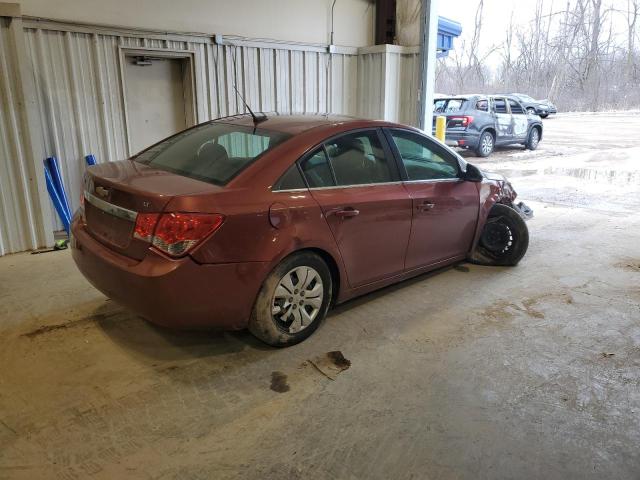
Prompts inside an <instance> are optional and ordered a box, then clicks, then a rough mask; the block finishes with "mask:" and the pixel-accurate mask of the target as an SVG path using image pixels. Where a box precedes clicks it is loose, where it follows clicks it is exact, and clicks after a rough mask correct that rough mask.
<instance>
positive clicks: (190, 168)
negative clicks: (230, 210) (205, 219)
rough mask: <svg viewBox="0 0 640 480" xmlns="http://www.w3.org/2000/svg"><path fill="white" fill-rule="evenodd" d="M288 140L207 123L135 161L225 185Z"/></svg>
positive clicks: (148, 151)
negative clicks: (267, 152) (260, 157)
mask: <svg viewBox="0 0 640 480" xmlns="http://www.w3.org/2000/svg"><path fill="white" fill-rule="evenodd" d="M289 137H290V135H288V134H284V133H279V132H271V131H267V130H261V129H255V128H253V127H244V126H240V125H232V124H229V123H208V124H206V125H200V126H198V127H195V128H191V129H189V130H185V131H184V132H181V133H179V134H177V135H174V136H173V137H169V138H167V139H166V140H163V141H162V142H160V143H157V144H156V145H154V146H152V147H150V148H148V149H147V150H145V151H143V152H142V153H140V154H139V155H138V156H137V157H135V158H134V160H135V161H136V162H140V163H144V164H145V165H150V166H153V167H155V168H159V169H161V170H167V171H169V172H172V173H177V174H178V175H184V176H185V177H191V178H195V179H197V180H203V181H205V182H209V183H214V184H216V185H225V184H226V183H228V182H229V181H230V180H231V179H232V178H233V177H235V176H236V175H237V174H238V173H240V172H241V171H242V170H243V169H244V168H245V167H247V166H248V165H250V164H251V163H252V162H254V161H255V160H256V159H257V158H258V157H259V156H260V155H262V154H263V153H265V152H266V151H267V150H269V149H271V148H273V147H275V146H276V145H278V144H280V143H282V142H283V141H284V140H286V139H287V138H289Z"/></svg>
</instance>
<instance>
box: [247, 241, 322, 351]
mask: <svg viewBox="0 0 640 480" xmlns="http://www.w3.org/2000/svg"><path fill="white" fill-rule="evenodd" d="M332 291H333V285H332V279H331V272H330V271H329V267H327V264H326V263H325V262H324V260H322V258H320V257H319V256H318V255H316V254H315V253H312V252H299V253H294V254H293V255H290V256H288V257H287V258H285V259H284V260H282V262H280V263H279V264H278V266H277V267H276V268H274V269H273V271H272V272H271V273H270V274H269V276H268V277H267V279H266V280H265V281H264V283H263V284H262V288H261V289H260V292H259V293H258V297H257V299H256V303H255V305H254V307H253V312H252V313H251V318H250V319H249V331H250V332H251V333H252V334H253V335H255V336H256V337H257V338H259V339H260V340H262V341H263V342H265V343H267V344H269V345H272V346H274V347H287V346H290V345H295V344H296V343H299V342H301V341H303V340H304V339H306V338H307V337H309V336H310V335H311V334H312V333H313V332H314V331H315V330H316V329H317V328H318V326H319V325H320V322H322V320H323V319H324V317H325V316H326V314H327V311H328V310H329V305H330V304H331V297H332Z"/></svg>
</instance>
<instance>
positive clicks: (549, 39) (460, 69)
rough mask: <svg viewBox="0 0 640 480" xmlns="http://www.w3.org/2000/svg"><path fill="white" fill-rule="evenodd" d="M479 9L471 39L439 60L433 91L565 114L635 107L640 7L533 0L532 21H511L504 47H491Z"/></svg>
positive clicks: (628, 1) (638, 3) (639, 82)
mask: <svg viewBox="0 0 640 480" xmlns="http://www.w3.org/2000/svg"><path fill="white" fill-rule="evenodd" d="M483 9H484V0H480V1H479V3H478V7H477V10H476V15H475V22H474V24H473V25H472V27H471V28H472V32H471V34H470V35H469V37H468V38H467V39H462V40H460V41H459V43H458V44H457V45H456V47H455V49H454V50H453V51H452V52H451V53H450V54H449V57H446V58H444V59H440V60H438V65H437V69H436V91H437V92H442V93H446V94H463V93H498V92H501V93H511V92H518V93H526V94H529V95H531V96H532V97H534V98H538V99H542V98H549V99H550V100H552V101H553V102H555V103H556V104H557V106H558V107H559V109H561V110H564V111H600V110H609V109H630V108H638V107H640V51H639V49H638V45H639V44H640V0H567V2H566V4H564V5H563V6H562V7H561V8H558V2H557V0H556V2H555V5H554V2H553V0H537V3H536V5H535V13H534V15H533V18H532V20H531V22H529V23H528V24H527V25H525V26H516V25H514V22H513V15H511V18H510V19H509V18H506V19H505V20H504V22H503V23H504V29H505V32H504V38H503V40H502V41H501V42H499V43H498V44H494V45H490V46H488V47H484V46H483V43H482V42H481V39H482V35H483ZM493 27H494V26H493V25H492V28H493ZM496 56H497V58H499V62H497V66H496V61H495V59H496ZM490 58H491V59H492V61H491V62H489V61H488V60H489V59H490ZM490 63H491V64H492V66H489V64H490Z"/></svg>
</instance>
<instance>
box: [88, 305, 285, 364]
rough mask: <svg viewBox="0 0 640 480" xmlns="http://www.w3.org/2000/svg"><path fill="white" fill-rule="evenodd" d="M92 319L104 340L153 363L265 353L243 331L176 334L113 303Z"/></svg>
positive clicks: (262, 345)
mask: <svg viewBox="0 0 640 480" xmlns="http://www.w3.org/2000/svg"><path fill="white" fill-rule="evenodd" d="M93 316H94V317H95V318H96V324H97V326H98V328H100V329H101V330H102V331H103V332H104V333H105V335H106V336H108V337H109V338H110V339H111V340H112V341H113V342H114V343H116V344H117V345H119V346H120V347H122V348H123V349H125V350H127V351H130V352H134V353H136V354H138V355H140V356H143V357H146V358H148V359H149V360H154V361H177V360H184V359H197V358H207V357H216V356H225V355H231V354H237V353H240V352H243V351H248V350H250V351H256V352H257V351H269V350H273V349H272V348H271V347H269V346H268V345H265V344H264V343H262V342H260V341H259V340H257V339H256V338H255V337H254V336H253V335H251V334H250V333H249V332H248V331H247V330H240V331H233V332H223V331H216V330H177V329H171V328H166V327H161V326H158V325H154V324H152V323H151V322H149V321H147V320H145V319H143V318H142V317H139V316H137V315H136V314H134V313H133V312H131V311H129V310H128V309H126V308H125V307H122V306H120V305H117V304H116V303H115V302H112V301H109V302H105V303H104V304H103V305H101V306H100V307H98V308H97V309H96V310H95V312H94V314H93Z"/></svg>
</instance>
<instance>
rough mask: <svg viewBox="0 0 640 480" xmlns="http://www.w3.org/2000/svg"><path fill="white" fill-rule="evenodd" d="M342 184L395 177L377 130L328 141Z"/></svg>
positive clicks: (334, 167) (330, 158)
mask: <svg viewBox="0 0 640 480" xmlns="http://www.w3.org/2000/svg"><path fill="white" fill-rule="evenodd" d="M325 148H326V149H327V154H328V155H329V161H330V162H331V167H332V169H333V172H334V173H335V176H336V182H337V184H338V185H364V184H369V183H384V182H391V181H393V180H394V178H393V175H392V173H391V169H390V165H389V162H388V160H387V158H386V157H385V154H384V150H383V148H382V144H381V143H380V138H379V137H378V133H377V131H375V130H369V131H364V132H355V133H348V134H346V135H343V136H341V137H338V138H335V139H333V140H331V141H329V142H327V143H326V144H325Z"/></svg>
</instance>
